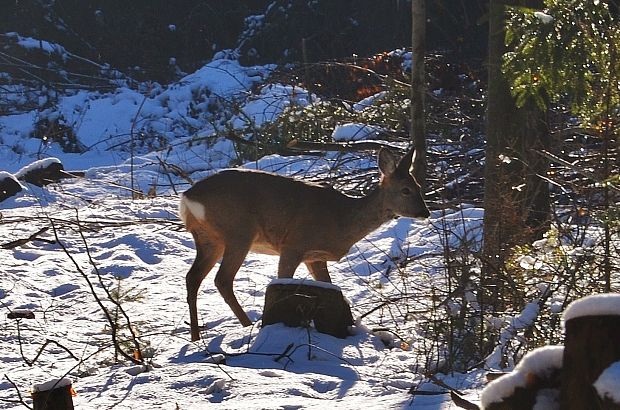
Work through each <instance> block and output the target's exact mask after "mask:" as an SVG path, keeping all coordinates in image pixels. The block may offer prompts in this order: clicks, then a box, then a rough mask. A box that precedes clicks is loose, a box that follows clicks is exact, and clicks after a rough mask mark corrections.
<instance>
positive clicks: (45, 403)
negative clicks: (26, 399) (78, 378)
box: [32, 379, 73, 410]
mask: <svg viewBox="0 0 620 410" xmlns="http://www.w3.org/2000/svg"><path fill="white" fill-rule="evenodd" d="M32 400H33V410H73V396H72V389H71V381H70V380H69V379H54V380H50V381H49V382H47V383H42V384H35V385H34V386H33V388H32Z"/></svg>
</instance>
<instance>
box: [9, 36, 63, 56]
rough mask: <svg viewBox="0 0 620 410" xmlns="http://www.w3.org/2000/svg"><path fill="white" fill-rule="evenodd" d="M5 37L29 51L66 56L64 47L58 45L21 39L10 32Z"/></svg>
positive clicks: (33, 39) (25, 38)
mask: <svg viewBox="0 0 620 410" xmlns="http://www.w3.org/2000/svg"><path fill="white" fill-rule="evenodd" d="M4 35H5V36H6V37H8V38H12V39H14V40H16V43H17V44H18V45H19V46H20V47H23V48H27V49H28V48H29V49H37V50H41V51H44V52H45V53H47V54H54V53H55V54H58V55H61V56H63V57H64V56H66V54H67V53H66V50H65V49H64V47H62V46H60V45H58V44H54V43H50V42H48V41H43V40H38V39H35V38H32V37H22V36H20V35H19V34H17V33H14V32H11V33H5V34H4Z"/></svg>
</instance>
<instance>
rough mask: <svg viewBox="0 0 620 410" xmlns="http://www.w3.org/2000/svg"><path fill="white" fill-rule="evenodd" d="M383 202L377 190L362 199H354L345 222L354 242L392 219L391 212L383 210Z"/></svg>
mask: <svg viewBox="0 0 620 410" xmlns="http://www.w3.org/2000/svg"><path fill="white" fill-rule="evenodd" d="M383 202H384V200H383V193H382V191H381V190H380V189H378V188H377V189H375V190H374V191H372V192H371V193H370V194H368V195H366V196H364V197H361V198H355V199H354V204H353V206H352V207H351V212H349V213H348V216H347V222H348V225H349V232H350V233H351V235H352V236H353V239H354V240H355V242H357V241H359V240H360V239H362V238H363V237H364V236H366V235H368V234H369V233H370V232H372V231H374V230H375V229H377V228H378V227H379V226H381V225H382V224H384V223H385V222H387V221H389V220H390V219H392V218H393V217H394V213H393V212H392V211H390V210H387V209H385V208H384V206H383Z"/></svg>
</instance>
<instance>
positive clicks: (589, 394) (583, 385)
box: [560, 294, 620, 410]
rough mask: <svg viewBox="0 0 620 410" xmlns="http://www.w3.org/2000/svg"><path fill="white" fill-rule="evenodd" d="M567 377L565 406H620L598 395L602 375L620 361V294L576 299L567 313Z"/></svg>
mask: <svg viewBox="0 0 620 410" xmlns="http://www.w3.org/2000/svg"><path fill="white" fill-rule="evenodd" d="M564 320H565V333H566V335H565V341H564V346H565V348H564V359H563V362H564V370H563V371H564V377H563V379H562V389H561V396H560V407H561V408H562V409H567V410H571V409H587V408H597V409H598V408H600V409H620V403H614V402H613V401H612V400H608V399H609V398H607V399H606V398H605V397H599V395H598V394H597V391H596V389H595V388H594V387H593V385H594V383H595V382H596V381H597V379H598V378H599V376H601V374H602V373H603V372H604V371H605V370H606V369H607V368H608V367H610V366H611V365H612V364H613V363H614V362H617V361H620V295H619V294H602V295H593V296H588V297H586V298H583V299H580V300H578V301H575V302H573V303H572V304H571V305H569V307H568V308H567V309H566V312H565V313H564Z"/></svg>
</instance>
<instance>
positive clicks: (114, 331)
mask: <svg viewBox="0 0 620 410" xmlns="http://www.w3.org/2000/svg"><path fill="white" fill-rule="evenodd" d="M50 222H51V224H52V229H53V232H54V237H55V238H56V242H57V243H58V245H59V246H60V247H61V248H62V250H63V251H64V253H65V255H67V257H68V258H69V259H70V260H71V262H73V265H74V266H75V268H76V270H77V272H78V273H79V274H80V275H81V276H82V277H83V278H84V279H85V280H86V283H87V284H88V287H89V288H90V293H91V294H92V295H93V297H94V298H95V301H96V302H97V304H98V305H99V307H100V308H101V311H102V312H103V314H104V315H105V317H106V319H107V321H108V323H109V324H110V330H111V332H112V341H113V343H114V345H115V346H116V348H117V349H118V351H119V352H120V354H121V356H123V357H124V358H126V359H128V360H129V361H131V362H132V363H134V364H144V360H142V355H141V354H140V360H137V359H136V358H135V357H133V356H132V355H129V354H128V353H127V352H125V351H124V350H123V349H121V348H120V345H119V342H118V335H117V330H118V329H117V328H116V325H115V324H114V319H113V318H112V316H111V315H110V312H109V311H108V309H107V308H106V307H105V305H104V304H103V302H102V301H101V299H100V298H99V296H98V295H97V292H95V287H94V285H93V283H92V282H91V280H90V278H89V277H88V275H86V273H85V272H84V270H82V268H81V267H80V265H79V264H78V262H77V261H76V260H75V258H74V257H73V255H71V253H70V252H69V250H68V249H67V247H66V246H65V244H64V243H62V241H61V240H60V238H59V237H58V231H57V229H56V226H55V225H54V221H53V220H51V219H50ZM79 232H80V234H81V235H82V238H83V239H84V236H83V235H84V234H83V232H82V230H81V229H80V231H79ZM84 241H85V239H84ZM84 244H85V245H86V250H87V251H88V246H87V244H86V242H84ZM89 260H90V262H91V264H92V263H93V260H92V258H91V256H90V253H89ZM93 267H94V268H95V270H96V266H95V265H94V264H93ZM97 274H98V276H99V280H100V281H101V276H100V275H99V272H98V271H97ZM103 288H104V289H105V290H106V292H108V296H109V291H108V289H107V288H106V287H105V286H103ZM110 299H111V300H112V302H113V303H115V302H116V301H115V300H114V299H113V298H110ZM121 311H123V312H124V310H121ZM130 328H131V326H130ZM132 334H133V331H132ZM134 342H135V339H134Z"/></svg>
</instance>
